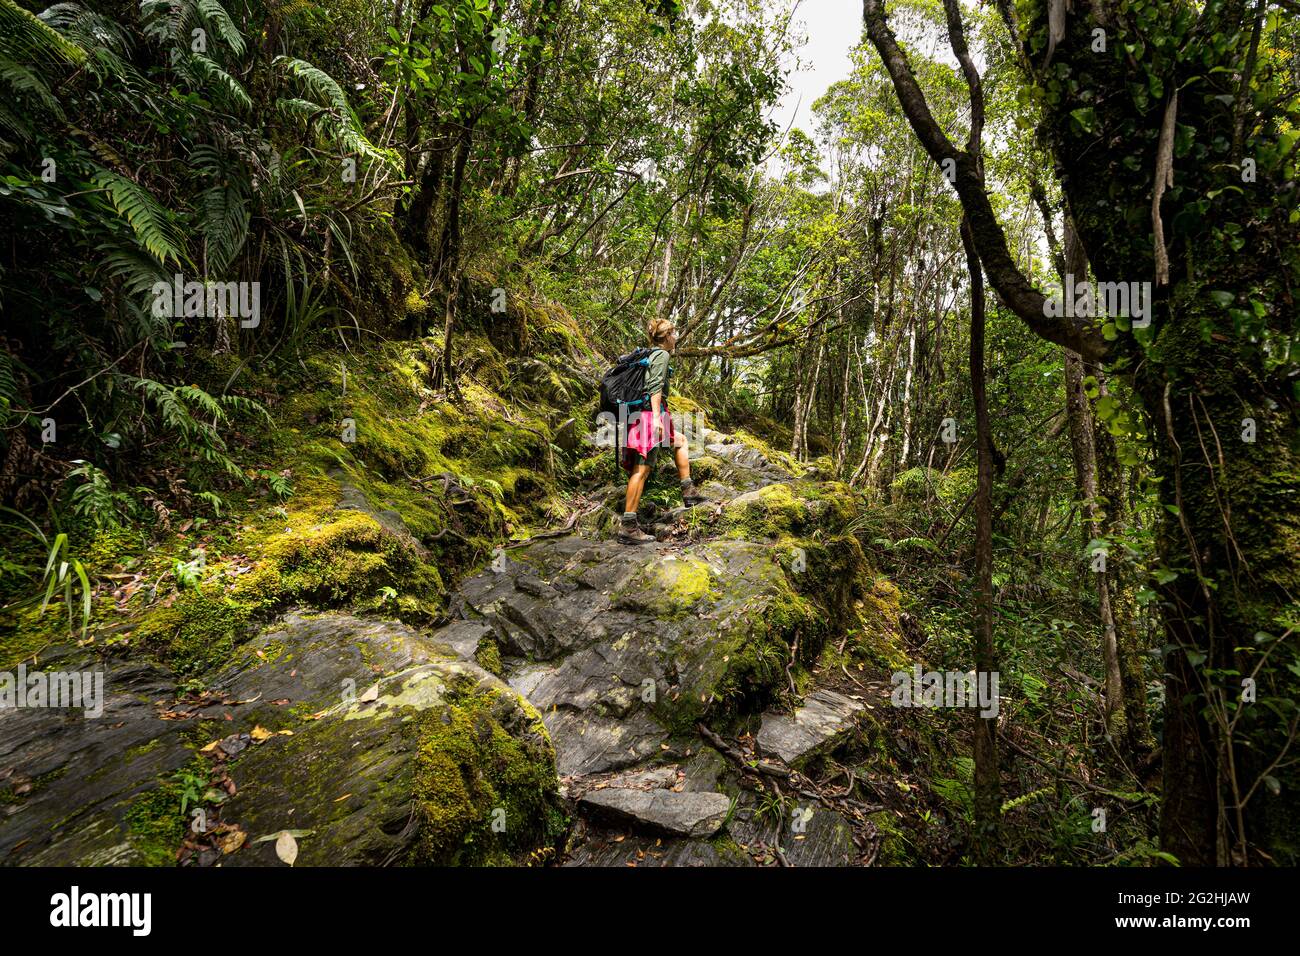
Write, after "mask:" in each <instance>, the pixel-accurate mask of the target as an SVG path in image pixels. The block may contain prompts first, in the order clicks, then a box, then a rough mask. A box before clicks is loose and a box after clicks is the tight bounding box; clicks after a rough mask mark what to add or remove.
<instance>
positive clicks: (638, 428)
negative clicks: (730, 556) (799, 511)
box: [618, 319, 704, 544]
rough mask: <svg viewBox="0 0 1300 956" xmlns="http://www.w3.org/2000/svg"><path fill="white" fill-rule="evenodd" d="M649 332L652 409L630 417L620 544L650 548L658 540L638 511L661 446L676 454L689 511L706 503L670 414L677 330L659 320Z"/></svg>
mask: <svg viewBox="0 0 1300 956" xmlns="http://www.w3.org/2000/svg"><path fill="white" fill-rule="evenodd" d="M647 332H648V334H649V338H650V349H651V351H650V354H649V355H648V356H647V359H648V365H647V367H646V373H645V391H646V395H647V397H648V399H649V403H650V409H649V411H648V412H646V411H639V412H633V413H632V414H631V415H630V416H628V428H627V437H626V439H625V440H624V442H623V461H622V464H623V469H624V470H625V471H627V472H628V479H627V500H626V502H625V503H624V507H623V521H622V525H621V527H620V528H619V532H618V540H619V541H622V542H624V543H625V544H646V543H647V542H650V541H653V540H654V536H653V535H649V534H646V533H645V532H644V531H642V530H641V529H640V528H639V527H637V523H636V509H637V505H639V504H640V503H641V492H642V491H644V490H645V483H646V479H647V478H649V477H650V468H651V466H652V465H653V464H654V460H655V454H656V453H657V452H658V450H659V448H660V446H664V445H666V446H668V447H669V448H671V449H672V450H673V459H674V461H676V463H677V477H678V478H679V479H680V480H681V484H682V501H683V502H684V503H685V504H686V505H687V506H688V507H689V506H690V505H697V504H699V503H700V502H702V501H703V500H704V498H703V497H702V496H701V495H700V494H699V493H698V492H697V491H696V490H695V482H693V481H692V480H691V460H690V457H689V456H688V455H687V451H686V438H685V436H682V435H678V434H677V432H676V430H675V429H674V428H673V419H672V416H671V415H670V414H669V413H668V382H669V380H670V379H671V378H672V366H671V365H669V364H668V362H669V358H670V356H671V354H672V351H673V349H674V348H675V347H676V345H677V329H676V328H674V326H673V324H672V323H671V322H669V321H668V320H667V319H655V320H653V321H652V322H651V323H650V327H649V329H647Z"/></svg>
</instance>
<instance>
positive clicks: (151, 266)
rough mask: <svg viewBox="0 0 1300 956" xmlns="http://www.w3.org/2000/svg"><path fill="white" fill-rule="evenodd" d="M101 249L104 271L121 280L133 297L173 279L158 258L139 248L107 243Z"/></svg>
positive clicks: (142, 294)
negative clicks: (155, 258) (161, 266)
mask: <svg viewBox="0 0 1300 956" xmlns="http://www.w3.org/2000/svg"><path fill="white" fill-rule="evenodd" d="M99 251H100V252H101V253H103V259H102V260H101V261H102V263H103V268H104V271H105V272H107V273H108V275H109V276H110V277H111V278H114V279H119V280H121V282H122V287H123V289H125V290H126V293H127V295H128V296H131V297H132V298H144V297H145V296H146V295H148V294H150V293H151V292H152V291H153V287H154V285H155V284H156V283H159V282H165V283H168V284H170V283H171V281H172V280H171V277H170V276H168V275H166V274H165V273H164V272H163V271H162V269H161V268H160V267H159V265H158V263H157V261H156V260H154V259H153V258H152V257H151V256H148V255H146V254H145V253H143V252H141V251H140V250H139V249H133V248H130V247H127V246H120V245H114V244H111V243H106V244H104V245H102V246H100V247H99Z"/></svg>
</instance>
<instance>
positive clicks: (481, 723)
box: [409, 690, 568, 865]
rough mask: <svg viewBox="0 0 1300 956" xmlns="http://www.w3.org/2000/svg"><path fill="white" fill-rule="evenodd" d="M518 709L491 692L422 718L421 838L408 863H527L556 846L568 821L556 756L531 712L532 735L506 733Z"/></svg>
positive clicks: (418, 765) (418, 764)
mask: <svg viewBox="0 0 1300 956" xmlns="http://www.w3.org/2000/svg"><path fill="white" fill-rule="evenodd" d="M515 706H516V705H515V702H514V701H513V700H511V699H508V698H505V697H503V696H502V693H501V692H500V691H492V690H489V691H483V692H480V693H477V694H474V695H472V696H465V697H461V698H460V699H459V700H458V701H457V703H456V704H454V705H452V706H449V707H447V708H446V709H435V710H432V711H430V712H427V713H425V714H424V715H422V716H421V717H420V718H419V719H420V722H421V723H420V729H419V746H418V749H417V751H416V754H415V783H414V793H415V800H416V813H417V814H418V816H419V819H420V835H419V838H418V841H417V844H416V846H415V848H414V850H413V851H412V855H411V859H410V861H409V862H412V863H416V864H421V865H429V864H461V865H483V864H488V865H492V864H509V863H517V862H528V861H529V859H530V856H531V855H532V854H534V853H537V852H538V851H539V850H541V849H544V848H546V847H554V846H555V845H556V844H557V842H558V840H559V839H560V837H561V836H562V834H563V833H564V831H565V829H566V828H567V822H568V821H567V819H566V818H565V815H564V813H563V811H562V810H561V809H560V804H559V801H558V797H557V793H556V785H557V778H556V773H555V760H554V751H553V750H551V748H550V743H549V738H547V737H546V732H545V729H544V728H543V727H542V724H541V718H540V717H539V716H538V715H537V713H536V711H532V709H531V708H528V710H530V711H531V713H530V714H528V719H529V721H530V723H531V726H530V727H528V728H527V729H526V732H525V733H523V734H521V735H519V736H512V735H511V734H510V733H508V732H507V730H506V729H505V728H504V727H503V726H502V724H501V720H502V719H503V718H504V717H505V715H506V714H507V713H508V712H509V711H511V710H513V708H514V707H515ZM524 706H525V707H526V706H527V705H526V704H525V705H524ZM494 824H495V825H496V829H495V830H494Z"/></svg>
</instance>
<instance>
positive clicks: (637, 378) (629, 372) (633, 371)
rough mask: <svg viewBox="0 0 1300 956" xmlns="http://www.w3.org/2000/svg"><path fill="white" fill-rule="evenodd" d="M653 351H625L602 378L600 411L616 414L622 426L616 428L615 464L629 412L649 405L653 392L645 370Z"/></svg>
mask: <svg viewBox="0 0 1300 956" xmlns="http://www.w3.org/2000/svg"><path fill="white" fill-rule="evenodd" d="M654 351H655V350H654V349H649V348H645V347H644V346H643V347H642V348H639V349H633V350H632V351H631V352H628V353H627V354H626V355H620V356H619V357H618V361H617V362H615V363H614V367H613V368H611V369H610V370H609V371H608V372H606V373H605V376H604V377H603V378H602V379H601V380H600V410H599V414H605V413H608V414H610V415H613V416H614V417H615V418H616V419H617V420H618V423H619V427H617V428H615V429H614V465H615V467H617V466H618V463H619V458H620V455H619V452H620V448H621V444H622V434H621V431H622V427H623V426H624V424H625V423H626V421H627V415H628V413H629V412H633V411H640V410H642V409H646V408H649V407H650V396H649V395H647V394H646V390H645V373H646V370H647V369H649V367H650V356H651V354H653V353H654ZM622 409H627V411H622Z"/></svg>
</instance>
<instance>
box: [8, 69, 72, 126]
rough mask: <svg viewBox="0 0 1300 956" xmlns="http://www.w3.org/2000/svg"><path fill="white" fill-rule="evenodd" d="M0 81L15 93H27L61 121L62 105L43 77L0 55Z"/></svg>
mask: <svg viewBox="0 0 1300 956" xmlns="http://www.w3.org/2000/svg"><path fill="white" fill-rule="evenodd" d="M0 81H3V82H4V84H5V85H7V86H8V87H9V88H10V89H12V90H13V91H14V92H15V93H26V94H29V96H30V98H31V99H34V100H35V101H36V102H38V103H40V104H41V106H43V107H44V108H45V112H46V113H47V114H49V115H50V116H52V117H53V118H54V119H56V120H58V121H59V122H62V121H63V106H62V105H61V104H60V103H59V101H58V99H57V98H55V96H54V93H53V92H52V91H51V90H50V86H49V84H48V83H46V82H45V79H44V78H43V77H40V76H37V75H36V74H35V73H33V72H32V71H31V70H29V69H27V67H25V66H23V65H22V64H21V63H15V62H14V61H13V60H10V59H9V58H8V57H5V56H0Z"/></svg>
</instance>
